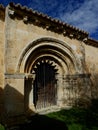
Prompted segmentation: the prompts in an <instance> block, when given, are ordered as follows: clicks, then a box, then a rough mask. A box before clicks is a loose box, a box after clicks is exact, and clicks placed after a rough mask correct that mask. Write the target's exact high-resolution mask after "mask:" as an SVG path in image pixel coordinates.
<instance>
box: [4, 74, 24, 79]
mask: <svg viewBox="0 0 98 130" xmlns="http://www.w3.org/2000/svg"><path fill="white" fill-rule="evenodd" d="M24 78H25V74H20V73H17V74H15V73H14V74H11V73H5V79H24Z"/></svg>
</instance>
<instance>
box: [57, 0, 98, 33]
mask: <svg viewBox="0 0 98 130" xmlns="http://www.w3.org/2000/svg"><path fill="white" fill-rule="evenodd" d="M59 14H60V15H59V18H60V19H61V20H63V21H65V22H67V23H70V24H72V25H75V26H76V27H79V28H80V29H83V30H85V31H88V32H89V33H94V32H96V30H97V29H98V0H86V1H85V2H84V3H82V4H81V6H80V7H79V8H77V9H75V10H73V11H72V12H71V11H70V12H65V13H64V12H60V13H59Z"/></svg>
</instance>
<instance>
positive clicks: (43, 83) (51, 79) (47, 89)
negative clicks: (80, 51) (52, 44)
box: [33, 61, 57, 109]
mask: <svg viewBox="0 0 98 130" xmlns="http://www.w3.org/2000/svg"><path fill="white" fill-rule="evenodd" d="M55 67H56V66H53V65H52V64H50V63H48V62H46V61H43V62H40V63H39V64H37V65H36V68H34V71H35V81H34V89H33V95H34V97H33V103H34V106H35V108H36V109H41V108H46V107H49V106H53V105H56V97H57V82H56V72H57V69H55Z"/></svg>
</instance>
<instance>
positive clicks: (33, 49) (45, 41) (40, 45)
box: [16, 37, 79, 73]
mask: <svg viewBox="0 0 98 130" xmlns="http://www.w3.org/2000/svg"><path fill="white" fill-rule="evenodd" d="M41 50H42V52H41V53H40V51H41ZM34 55H35V56H34ZM40 55H41V56H46V55H50V57H54V59H55V57H56V60H57V59H60V58H61V60H62V61H63V62H65V63H66V65H67V66H68V65H69V64H68V59H70V61H71V62H72V64H73V66H74V69H75V72H78V71H79V70H78V64H79V63H78V61H77V59H78V58H77V57H76V55H75V53H74V51H73V50H72V48H71V47H70V46H69V45H68V44H66V43H65V42H63V41H60V40H57V39H54V38H49V37H44V38H40V39H37V40H34V41H33V42H31V43H29V44H28V45H27V46H26V47H25V48H24V49H23V51H22V53H21V55H20V57H19V61H18V65H17V68H16V71H17V72H20V73H24V72H25V68H26V66H28V63H29V64H30V62H29V59H34V60H35V59H37V56H39V57H40ZM33 57H35V58H33ZM66 57H67V58H66ZM30 61H31V60H30ZM35 61H36V60H35ZM58 63H60V61H58ZM31 64H33V62H32V63H31Z"/></svg>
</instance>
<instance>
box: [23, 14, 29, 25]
mask: <svg viewBox="0 0 98 130" xmlns="http://www.w3.org/2000/svg"><path fill="white" fill-rule="evenodd" d="M23 22H24V23H25V24H27V23H28V16H25V17H24V18H23Z"/></svg>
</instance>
